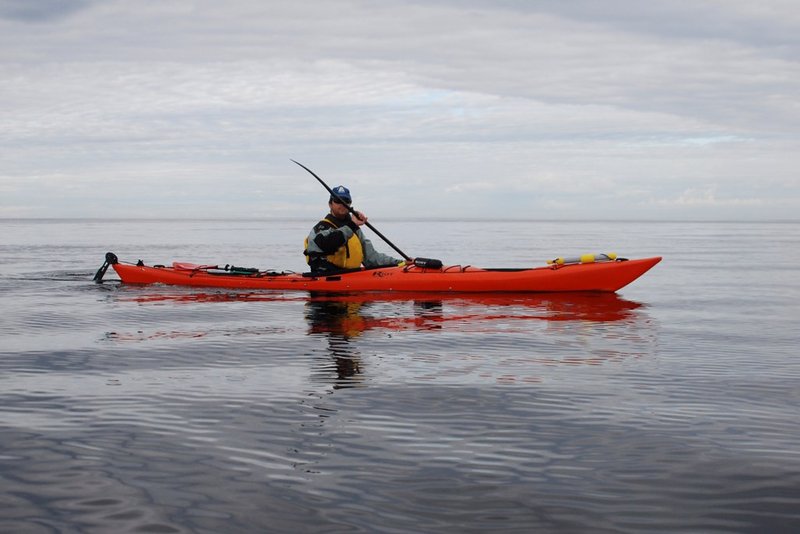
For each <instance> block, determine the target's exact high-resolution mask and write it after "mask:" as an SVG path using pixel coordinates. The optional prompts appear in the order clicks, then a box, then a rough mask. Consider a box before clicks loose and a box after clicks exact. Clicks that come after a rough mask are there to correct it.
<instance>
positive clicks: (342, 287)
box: [112, 257, 661, 293]
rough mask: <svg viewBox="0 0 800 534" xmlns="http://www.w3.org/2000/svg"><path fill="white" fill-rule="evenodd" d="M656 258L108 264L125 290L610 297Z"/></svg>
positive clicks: (658, 258)
mask: <svg viewBox="0 0 800 534" xmlns="http://www.w3.org/2000/svg"><path fill="white" fill-rule="evenodd" d="M659 261H661V257H652V258H644V259H635V260H616V261H603V262H594V263H575V264H565V265H549V266H545V267H536V268H531V269H524V268H523V269H481V268H478V267H462V266H458V265H456V266H444V267H441V268H438V269H427V268H420V267H417V266H415V265H409V266H404V267H383V268H378V269H361V270H357V271H352V272H344V273H340V274H332V275H325V276H314V275H311V274H310V273H305V274H300V273H291V272H289V273H276V272H269V271H267V272H245V273H241V274H231V273H229V272H226V271H224V270H221V269H220V268H217V267H210V266H203V265H195V264H188V263H178V262H176V263H174V264H173V266H171V267H165V266H147V265H142V264H141V262H140V263H139V264H137V265H133V264H128V263H113V264H112V266H113V268H114V270H115V271H116V272H117V274H118V275H119V277H120V279H121V280H122V282H124V283H126V284H167V285H178V286H192V287H218V288H232V289H276V290H302V291H315V292H329V293H352V292H361V291H404V292H407V291H416V292H448V293H449V292H453V293H457V292H464V293H489V292H492V293H494V292H569V291H604V292H614V291H618V290H619V289H621V288H623V287H625V286H626V285H628V284H630V283H631V282H633V281H634V280H636V279H637V278H639V277H640V276H642V275H643V274H644V273H646V272H647V271H648V270H650V269H651V268H652V267H653V266H655V265H656V264H657V263H658V262H659Z"/></svg>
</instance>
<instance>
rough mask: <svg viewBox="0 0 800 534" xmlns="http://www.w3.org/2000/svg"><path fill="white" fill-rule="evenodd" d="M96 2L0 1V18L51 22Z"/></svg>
mask: <svg viewBox="0 0 800 534" xmlns="http://www.w3.org/2000/svg"><path fill="white" fill-rule="evenodd" d="M94 1H96V0H0V18H2V19H8V20H17V21H22V22H51V21H56V20H60V19H63V18H65V17H67V16H69V15H71V14H73V13H76V12H78V11H81V10H82V9H85V8H87V7H88V6H90V5H91V4H92V3H94Z"/></svg>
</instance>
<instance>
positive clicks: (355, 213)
mask: <svg viewBox="0 0 800 534" xmlns="http://www.w3.org/2000/svg"><path fill="white" fill-rule="evenodd" d="M291 161H292V162H294V163H296V164H298V165H300V166H301V167H303V168H304V169H305V170H307V171H308V172H309V174H311V176H313V177H314V178H316V179H317V181H318V182H319V183H321V184H322V187H324V188H325V189H327V190H328V193H330V194H331V196H332V197H333V198H335V199H336V200H338V201H339V202H340V203H341V204H342V205H343V206H345V207H346V208H347V210H348V211H349V212H350V213H352V214H353V215H355V216H356V217H358V213H357V212H356V210H354V209H353V208H352V207H351V206H350V205H348V204H347V202H345V201H344V200H342V198H341V197H340V196H339V195H337V194H336V193H335V192H334V191H333V189H331V188H330V187H328V184H326V183H325V182H323V181H322V178H320V177H319V176H317V175H316V174H314V171H312V170H311V169H309V168H308V167H306V166H305V165H303V164H302V163H300V162H299V161H295V160H291ZM358 218H359V219H360V218H361V217H358ZM364 224H365V225H366V227H367V228H369V229H370V230H372V231H373V232H375V235H377V236H378V237H380V238H381V239H383V240H384V241H385V242H386V244H387V245H389V246H390V247H392V248H393V249H394V250H396V251H397V253H398V254H400V255H401V256H402V257H403V259H404V260H406V261H407V262H411V261H412V258H411V257H410V256H409V255H408V254H406V253H405V252H403V251H402V250H400V249H399V248H397V246H396V245H395V244H394V243H392V242H391V241H389V239H387V237H386V236H385V235H383V234H382V233H380V232H379V231H378V230H377V229H376V228H375V227H374V226H372V225H371V224H370V223H369V222H364Z"/></svg>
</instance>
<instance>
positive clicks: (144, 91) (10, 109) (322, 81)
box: [0, 0, 800, 220]
mask: <svg viewBox="0 0 800 534" xmlns="http://www.w3.org/2000/svg"><path fill="white" fill-rule="evenodd" d="M798 62H800V2H797V1H796V0H761V1H758V2H755V1H753V0H691V1H688V0H687V1H683V0H673V1H661V2H659V1H654V2H642V1H640V0H630V1H625V0H604V1H595V0H573V1H563V0H553V1H544V0H543V1H537V0H505V1H504V0H495V1H488V0H487V1H478V0H462V1H457V0H420V1H372V2H365V1H364V2H362V1H352V0H327V1H317V2H308V1H302V0H290V1H286V2H283V1H281V2H278V1H269V0H225V1H220V0H193V1H190V0H0V217H115V216H116V217H137V216H139V217H164V216H168V217H228V216H234V217H247V216H253V217H310V218H315V217H317V216H319V215H320V214H321V213H323V212H324V211H325V210H326V202H327V193H325V191H324V190H323V189H322V188H321V186H320V185H319V184H318V183H317V182H316V181H315V180H314V179H313V178H312V177H311V176H309V175H308V174H307V173H306V172H305V171H304V170H302V169H301V168H299V167H297V166H296V165H294V164H293V163H292V162H291V161H289V160H290V158H292V159H296V160H298V161H300V162H301V163H304V164H305V165H307V166H308V167H310V168H311V169H313V170H314V171H315V172H316V173H317V174H319V175H320V176H321V177H322V178H323V179H325V180H327V181H328V182H329V185H331V186H333V185H338V184H340V183H344V184H345V185H347V186H349V187H350V188H351V189H352V191H353V195H354V198H355V205H356V207H357V208H359V209H363V210H364V211H365V212H367V214H368V215H369V216H370V218H371V219H373V220H377V219H379V218H382V217H386V218H389V217H392V218H396V217H406V216H408V217H414V218H421V217H470V218H487V219H489V218H506V217H508V218H531V219H541V218H545V219H559V218H568V219H676V220H685V219H698V220H705V219H736V220H756V219H766V220H770V219H798V218H800V216H798V214H799V213H800V178H798V173H799V172H800V65H799V63H798Z"/></svg>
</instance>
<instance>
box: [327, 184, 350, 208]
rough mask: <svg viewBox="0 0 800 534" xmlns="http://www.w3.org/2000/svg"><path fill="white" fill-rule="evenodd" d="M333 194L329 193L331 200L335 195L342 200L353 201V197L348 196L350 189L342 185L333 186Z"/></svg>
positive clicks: (334, 198) (333, 199)
mask: <svg viewBox="0 0 800 534" xmlns="http://www.w3.org/2000/svg"><path fill="white" fill-rule="evenodd" d="M333 193H334V195H335V196H334V195H331V202H333V201H335V200H336V197H339V198H340V199H342V200H344V201H345V202H346V203H348V204H352V203H353V197H351V196H350V190H349V189H347V188H346V187H345V186H343V185H337V186H336V187H334V188H333Z"/></svg>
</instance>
